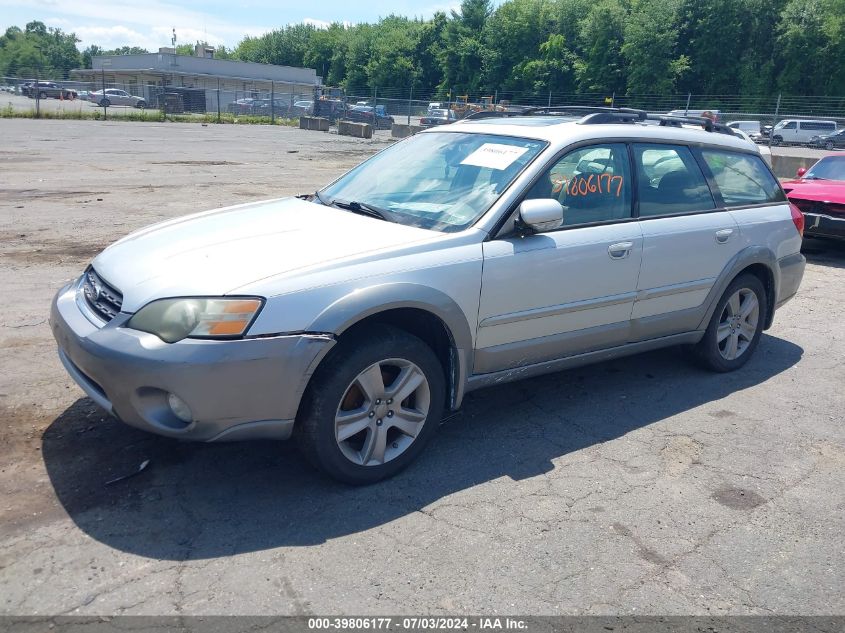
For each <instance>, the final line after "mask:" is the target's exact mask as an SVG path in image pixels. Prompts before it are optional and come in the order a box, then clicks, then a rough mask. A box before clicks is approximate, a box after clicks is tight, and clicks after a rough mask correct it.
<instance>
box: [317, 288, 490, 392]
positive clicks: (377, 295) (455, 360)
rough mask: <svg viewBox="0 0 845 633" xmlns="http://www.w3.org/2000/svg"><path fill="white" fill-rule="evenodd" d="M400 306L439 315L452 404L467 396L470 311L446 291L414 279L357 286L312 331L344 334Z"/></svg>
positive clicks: (318, 321)
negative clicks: (445, 337)
mask: <svg viewBox="0 0 845 633" xmlns="http://www.w3.org/2000/svg"><path fill="white" fill-rule="evenodd" d="M397 308H416V309H418V310H423V311H425V312H428V313H430V314H433V315H434V316H436V317H437V318H438V319H440V321H442V322H443V324H444V325H445V327H446V331H447V333H448V335H449V343H450V348H451V352H450V356H451V358H450V364H451V374H452V375H451V376H450V389H449V391H450V394H449V395H450V398H449V399H450V405H451V407H452V408H453V409H457V408H458V407H459V406H460V404H461V401H462V400H463V395H464V390H465V387H466V383H467V378H468V376H469V375H470V374H471V372H472V366H471V359H472V350H473V337H472V330H471V329H470V325H469V323H468V322H467V318H466V315H465V314H464V312H463V311H462V310H461V308H460V307H459V306H458V304H457V303H456V302H455V301H454V299H452V298H451V297H450V296H448V295H447V294H446V293H444V292H441V291H440V290H436V289H434V288H431V287H429V286H424V285H421V284H416V283H410V282H392V283H385V284H379V285H375V286H370V287H368V288H361V289H357V290H355V291H353V292H351V293H349V294H347V295H346V296H344V297H342V298H340V299H338V300H337V301H335V302H334V303H332V304H331V305H329V306H328V307H327V308H326V309H325V310H323V311H322V312H321V313H320V314H319V315H318V316H317V318H315V319H314V322H313V323H312V324H311V326H310V327H309V328H308V329H309V331H312V332H331V333H333V334H336V335H338V336H339V335H340V334H342V333H343V332H344V331H346V330H347V329H348V328H350V327H351V326H353V325H355V324H356V323H358V322H360V321H362V320H363V319H366V318H367V317H369V316H373V315H375V314H379V313H381V312H386V311H388V310H394V309H397Z"/></svg>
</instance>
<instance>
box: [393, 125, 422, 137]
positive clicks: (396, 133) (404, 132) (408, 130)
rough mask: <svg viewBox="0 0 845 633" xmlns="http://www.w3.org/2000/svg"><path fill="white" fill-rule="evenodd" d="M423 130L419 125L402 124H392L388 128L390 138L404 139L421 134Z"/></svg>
mask: <svg viewBox="0 0 845 633" xmlns="http://www.w3.org/2000/svg"><path fill="white" fill-rule="evenodd" d="M424 129H425V128H424V127H422V126H421V125H406V124H404V123H394V124H393V125H391V126H390V136H392V137H393V138H405V137H406V136H411V135H412V134H416V133H417V132H421V131H422V130H424Z"/></svg>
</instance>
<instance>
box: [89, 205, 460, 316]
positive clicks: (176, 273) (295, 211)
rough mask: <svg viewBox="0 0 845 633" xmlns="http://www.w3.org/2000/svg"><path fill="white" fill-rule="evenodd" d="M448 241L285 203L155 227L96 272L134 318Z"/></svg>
mask: <svg viewBox="0 0 845 633" xmlns="http://www.w3.org/2000/svg"><path fill="white" fill-rule="evenodd" d="M442 235H443V234H441V233H436V232H433V231H427V230H424V229H419V228H414V227H409V226H404V225H401V224H395V223H392V222H385V221H382V220H378V219H375V218H370V217H366V216H362V215H357V214H354V213H351V212H349V211H343V210H340V209H335V208H333V207H326V206H323V205H320V204H315V203H311V202H307V201H305V200H300V199H297V198H286V199H280V200H269V201H264V202H258V203H252V204H246V205H238V206H236V207H227V208H224V209H217V210H214V211H207V212H205V213H200V214H195V215H190V216H186V217H182V218H177V219H174V220H169V221H166V222H162V223H160V224H155V225H153V226H150V227H147V228H144V229H141V230H140V231H137V232H135V233H132V234H130V235H128V236H126V237H124V238H123V239H121V240H119V241H118V242H115V243H114V244H112V245H111V246H109V247H108V248H107V249H106V250H104V251H103V252H102V253H100V254H99V255H98V256H97V257H96V258H95V259H94V261H93V266H94V269H95V270H96V271H97V273H98V274H99V275H100V276H101V277H102V278H103V279H105V280H106V281H107V282H108V283H109V284H111V285H112V286H114V287H115V288H116V289H117V290H119V291H120V292H121V293H122V294H123V311H124V312H135V311H136V310H138V309H139V308H141V307H143V306H144V305H145V304H147V303H148V302H150V301H152V300H154V299H160V298H163V297H179V296H204V295H207V296H220V295H225V294H227V293H231V292H233V291H234V290H235V289H237V288H240V287H242V286H244V285H247V284H250V283H254V282H256V281H259V280H261V279H265V278H268V277H276V276H278V275H284V274H303V273H305V272H307V271H313V270H314V269H315V268H320V267H321V266H325V265H326V264H329V263H331V262H335V261H337V260H341V259H348V258H351V257H355V256H361V255H366V256H372V254H373V253H374V252H375V253H378V252H379V251H382V252H384V251H388V250H392V249H396V248H399V247H404V246H408V245H410V244H414V243H419V242H424V241H427V240H428V241H430V240H436V239H438V238H439V237H442Z"/></svg>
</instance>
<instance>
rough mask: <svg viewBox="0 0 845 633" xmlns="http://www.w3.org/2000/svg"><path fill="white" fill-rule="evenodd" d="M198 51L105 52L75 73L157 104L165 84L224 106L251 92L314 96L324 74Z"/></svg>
mask: <svg viewBox="0 0 845 633" xmlns="http://www.w3.org/2000/svg"><path fill="white" fill-rule="evenodd" d="M196 52H197V54H196V55H194V56H191V55H177V54H176V52H175V50H174V49H173V48H161V49H159V51H158V52H157V53H145V54H141V55H103V56H97V57H94V58H93V59H92V66H93V68H91V69H77V70H73V71H71V75H72V76H73V77H75V78H76V79H78V80H81V81H84V82H86V83H88V84H90V87H92V88H93V89H94V90H99V89H101V88H102V86H103V84H105V86H106V87H107V88H121V89H123V90H126V91H127V92H129V93H131V94H133V95H137V96H141V97H144V98H145V99H146V100H147V103H148V104H149V105H150V106H153V107H154V106H155V105H156V103H157V100H158V95H159V94H160V93H162V92H166V89H167V88H169V87H171V88H176V89H195V90H204V91H205V101H206V104H205V108H206V111H208V112H214V111H216V110H217V106H218V104H217V95H218V94H219V95H220V109H221V110H222V111H226V109H227V107H228V104H230V103H232V102H233V101H236V100H237V99H241V98H243V97H250V96H258V95H261V96H264V97H268V96H269V95H270V94H271V93H272V94H273V95H274V96H275V98H276V99H280V100H283V101H288V102H290V101H292V100H296V99H310V98H311V95H313V93H314V87H315V86H320V85H321V84H322V78H321V77H319V76H318V75H317V71H316V70H314V69H313V68H295V67H293V66H276V65H274V64H257V63H254V62H241V61H234V60H228V59H215V58H214V57H213V54H214V49H213V48H209V47H203V46H200V45H197V47H196Z"/></svg>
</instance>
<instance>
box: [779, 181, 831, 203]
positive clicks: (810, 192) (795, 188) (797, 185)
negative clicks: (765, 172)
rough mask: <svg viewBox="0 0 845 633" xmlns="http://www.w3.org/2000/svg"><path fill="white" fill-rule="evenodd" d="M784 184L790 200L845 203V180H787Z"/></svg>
mask: <svg viewBox="0 0 845 633" xmlns="http://www.w3.org/2000/svg"><path fill="white" fill-rule="evenodd" d="M782 184H783V190H784V191H786V195H787V197H788V198H793V197H795V198H801V199H802V200H815V201H817V202H845V180H787V181H786V182H784V183H782Z"/></svg>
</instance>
